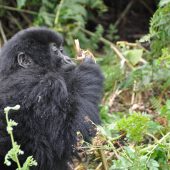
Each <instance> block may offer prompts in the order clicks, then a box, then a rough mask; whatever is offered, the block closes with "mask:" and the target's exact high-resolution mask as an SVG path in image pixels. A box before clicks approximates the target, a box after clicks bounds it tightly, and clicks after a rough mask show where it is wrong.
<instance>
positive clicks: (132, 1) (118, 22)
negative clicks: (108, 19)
mask: <svg viewBox="0 0 170 170" xmlns="http://www.w3.org/2000/svg"><path fill="white" fill-rule="evenodd" d="M133 3H134V0H131V1H130V2H129V4H128V5H127V7H126V8H125V10H124V11H123V12H122V14H121V15H120V17H119V18H118V19H117V21H116V22H115V24H114V25H115V26H116V27H117V26H118V25H119V24H120V22H121V20H122V19H123V18H124V17H125V16H126V15H127V13H128V12H129V10H130V8H131V7H132V5H133Z"/></svg>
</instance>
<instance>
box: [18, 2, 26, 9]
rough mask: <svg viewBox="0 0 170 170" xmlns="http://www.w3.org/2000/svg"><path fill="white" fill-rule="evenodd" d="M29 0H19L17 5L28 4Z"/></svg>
mask: <svg viewBox="0 0 170 170" xmlns="http://www.w3.org/2000/svg"><path fill="white" fill-rule="evenodd" d="M26 1H27V0H17V7H18V8H22V7H23V6H24V5H25V4H26Z"/></svg>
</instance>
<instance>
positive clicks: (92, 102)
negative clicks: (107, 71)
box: [69, 59, 104, 140]
mask: <svg viewBox="0 0 170 170" xmlns="http://www.w3.org/2000/svg"><path fill="white" fill-rule="evenodd" d="M103 80H104V78H103V75H102V73H101V71H100V68H99V66H98V65H97V64H95V63H94V62H93V61H92V60H90V59H86V60H85V61H84V62H83V63H82V64H80V65H79V66H77V67H76V68H75V69H74V71H73V72H72V75H71V81H70V84H69V87H72V89H71V91H72V95H73V96H74V99H75V104H76V109H74V110H75V111H76V116H77V125H78V129H79V130H80V132H81V133H82V134H83V136H84V138H85V139H87V140H88V139H89V137H90V136H93V134H91V133H93V131H94V130H92V129H93V128H94V127H92V123H91V122H90V121H92V122H94V123H96V124H99V123H100V119H99V113H98V112H99V111H98V105H99V103H100V100H101V96H102V89H103ZM91 128H92V129H91ZM91 130H92V131H91Z"/></svg>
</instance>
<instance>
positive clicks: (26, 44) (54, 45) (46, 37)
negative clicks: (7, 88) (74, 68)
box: [0, 28, 73, 74]
mask: <svg viewBox="0 0 170 170" xmlns="http://www.w3.org/2000/svg"><path fill="white" fill-rule="evenodd" d="M62 43H63V39H62V37H61V36H60V35H59V34H57V33H55V32H53V31H51V30H49V29H46V28H31V29H30V28H29V29H26V30H23V31H20V32H19V33H17V34H16V35H15V36H14V37H12V38H11V39H10V40H9V41H8V42H7V43H6V44H5V45H4V47H3V48H2V51H1V54H0V57H1V58H0V70H1V71H2V72H4V73H5V74H8V73H11V72H13V71H14V70H15V71H16V70H18V69H23V68H30V67H41V68H45V69H50V70H54V69H55V70H56V69H58V68H60V67H61V66H62V65H63V64H73V62H72V60H71V59H70V58H69V57H68V56H66V55H65V54H64V52H63V47H62Z"/></svg>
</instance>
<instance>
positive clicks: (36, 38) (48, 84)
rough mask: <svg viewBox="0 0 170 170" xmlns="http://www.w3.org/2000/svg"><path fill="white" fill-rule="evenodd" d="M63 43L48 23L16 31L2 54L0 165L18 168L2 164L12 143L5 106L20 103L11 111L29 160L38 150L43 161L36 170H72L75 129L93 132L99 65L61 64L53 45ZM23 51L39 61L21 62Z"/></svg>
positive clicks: (4, 169) (100, 82) (87, 62)
mask: <svg viewBox="0 0 170 170" xmlns="http://www.w3.org/2000/svg"><path fill="white" fill-rule="evenodd" d="M51 42H55V43H56V44H57V45H58V46H60V45H61V43H62V38H61V37H60V36H59V35H58V34H57V33H55V32H53V31H50V30H48V29H45V28H31V29H26V30H24V31H21V32H19V33H18V34H16V35H15V36H14V37H13V38H12V39H11V40H9V41H8V42H7V43H6V44H5V45H4V47H2V50H1V53H0V109H1V110H0V113H1V114H0V161H1V162H0V169H2V170H7V169H8V170H14V169H15V166H13V167H6V166H5V165H3V160H4V156H5V154H6V153H7V151H8V150H9V149H10V147H11V142H10V138H9V135H8V134H7V132H6V122H5V118H4V114H3V109H4V107H6V106H15V105H16V104H19V105H20V106H21V108H20V110H19V111H16V112H14V111H12V112H10V115H9V116H10V118H12V119H14V120H15V121H16V122H18V126H17V127H15V128H14V136H15V140H16V141H17V143H18V144H20V145H21V149H22V150H23V151H24V156H21V158H20V160H21V161H22V162H23V161H25V159H26V157H27V156H30V155H33V157H34V158H35V159H36V160H37V162H38V166H37V167H32V168H31V170H67V169H68V166H67V162H68V161H70V160H71V159H72V155H73V154H74V153H73V151H74V150H75V149H74V147H75V146H76V142H77V138H76V133H77V131H80V132H81V133H82V135H83V137H84V139H85V140H89V139H90V137H92V136H93V135H94V133H93V129H92V128H93V126H92V123H91V122H90V121H88V119H90V120H91V121H92V122H94V123H96V124H99V123H100V119H99V115H98V104H99V103H100V99H101V93H102V88H103V76H102V73H101V71H100V68H99V66H98V65H97V64H95V63H94V62H93V61H92V60H85V61H84V62H83V63H81V64H80V65H71V64H70V65H64V66H63V65H62V63H61V62H60V60H59V58H58V56H54V55H53V54H52V53H51V52H50V49H49V43H51ZM21 51H24V52H25V53H26V54H27V55H29V56H30V57H31V58H32V60H33V61H34V63H35V64H34V65H33V66H31V67H29V68H22V67H20V66H19V65H18V63H17V55H18V53H19V52H21Z"/></svg>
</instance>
